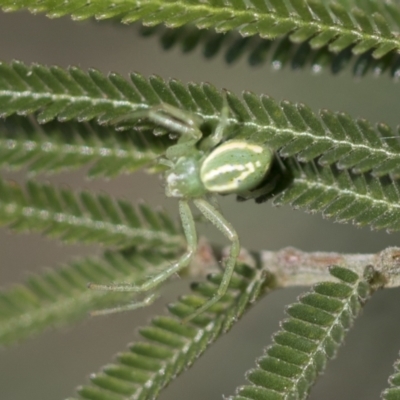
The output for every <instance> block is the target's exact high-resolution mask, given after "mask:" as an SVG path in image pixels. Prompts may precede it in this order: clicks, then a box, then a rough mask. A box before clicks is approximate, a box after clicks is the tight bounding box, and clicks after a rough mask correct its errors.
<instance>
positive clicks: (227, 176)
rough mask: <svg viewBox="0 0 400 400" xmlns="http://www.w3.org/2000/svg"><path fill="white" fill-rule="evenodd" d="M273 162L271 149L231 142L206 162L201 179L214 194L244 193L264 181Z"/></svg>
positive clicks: (212, 154) (249, 143)
mask: <svg viewBox="0 0 400 400" xmlns="http://www.w3.org/2000/svg"><path fill="white" fill-rule="evenodd" d="M272 159H273V153H272V151H271V149H269V148H268V147H266V146H262V145H259V144H256V143H251V142H247V141H244V140H229V141H227V142H225V143H223V144H221V145H220V146H218V147H217V148H215V149H214V150H213V151H212V152H211V153H210V154H209V155H208V156H207V157H206V159H205V160H204V161H203V163H202V165H201V169H200V179H201V181H202V182H203V184H204V186H205V188H206V189H207V190H208V191H210V192H214V193H241V192H245V191H248V190H252V189H254V188H255V187H257V185H258V184H259V183H260V182H261V181H262V179H263V178H264V176H265V174H266V173H267V172H268V170H269V168H270V166H271V163H272Z"/></svg>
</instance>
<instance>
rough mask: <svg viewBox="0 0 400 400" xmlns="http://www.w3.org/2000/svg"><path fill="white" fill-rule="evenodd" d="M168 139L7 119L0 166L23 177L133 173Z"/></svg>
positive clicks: (0, 125)
mask: <svg viewBox="0 0 400 400" xmlns="http://www.w3.org/2000/svg"><path fill="white" fill-rule="evenodd" d="M169 143H170V141H169V140H168V138H167V137H166V136H163V137H156V136H154V135H153V133H152V132H147V133H146V132H145V133H141V132H134V131H133V132H132V131H129V132H117V131H115V130H114V129H113V128H112V127H106V126H99V125H97V124H94V123H77V122H74V121H70V122H69V123H59V122H56V121H53V122H50V123H48V124H45V125H43V126H40V125H38V124H37V123H35V121H33V119H28V118H23V117H16V116H12V117H9V118H7V119H5V120H0V167H6V168H10V169H19V168H23V167H25V168H27V169H28V170H29V174H31V175H32V174H36V173H40V172H45V173H56V172H59V171H64V170H67V169H72V168H74V169H75V168H80V167H83V166H85V165H88V164H89V165H90V169H89V172H88V175H89V176H91V177H93V176H96V177H97V176H106V177H111V176H115V175H117V174H120V173H122V172H125V173H127V172H134V171H135V170H137V169H139V168H142V167H143V166H147V165H149V164H150V162H152V161H153V160H154V159H155V158H156V157H158V156H159V155H160V154H162V153H163V152H164V151H165V149H166V147H167V146H168V144H169Z"/></svg>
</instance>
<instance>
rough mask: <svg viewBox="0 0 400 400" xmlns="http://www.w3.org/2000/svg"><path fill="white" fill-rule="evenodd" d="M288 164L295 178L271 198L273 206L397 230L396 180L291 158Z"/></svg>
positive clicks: (399, 193) (399, 189)
mask: <svg viewBox="0 0 400 400" xmlns="http://www.w3.org/2000/svg"><path fill="white" fill-rule="evenodd" d="M292 161H293V160H292ZM290 164H291V168H290V170H291V171H292V172H294V179H293V181H292V183H291V184H290V185H289V187H288V188H287V189H285V190H284V191H283V192H282V193H281V194H279V195H278V196H277V197H276V198H275V199H274V204H275V205H282V204H290V205H291V206H292V207H294V208H302V209H303V210H305V211H308V212H311V213H315V212H321V213H322V215H323V216H324V217H325V218H334V219H335V221H337V222H341V223H346V222H352V223H353V224H355V225H358V226H365V225H369V226H371V227H372V228H375V229H387V230H388V231H398V230H399V229H400V182H399V181H398V180H392V179H390V178H389V177H388V176H385V177H382V178H376V177H373V176H371V175H370V174H352V173H350V172H349V171H340V170H338V169H337V168H335V167H331V168H323V167H320V166H318V165H316V164H315V163H307V164H300V163H297V162H295V161H293V162H291V163H290Z"/></svg>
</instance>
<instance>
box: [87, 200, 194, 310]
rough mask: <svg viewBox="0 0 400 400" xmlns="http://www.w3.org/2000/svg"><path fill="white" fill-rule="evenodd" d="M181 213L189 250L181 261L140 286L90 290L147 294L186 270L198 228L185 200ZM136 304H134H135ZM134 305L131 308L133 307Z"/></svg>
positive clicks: (124, 285)
mask: <svg viewBox="0 0 400 400" xmlns="http://www.w3.org/2000/svg"><path fill="white" fill-rule="evenodd" d="M179 213H180V217H181V221H182V226H183V231H184V233H185V236H186V241H187V250H186V252H185V253H184V254H183V255H182V256H181V257H180V258H179V260H177V261H175V262H174V263H173V264H171V265H170V266H169V267H168V268H165V269H164V270H162V271H161V272H159V273H158V274H155V275H153V276H151V277H149V279H147V280H145V281H144V282H143V283H141V284H140V285H135V284H130V283H115V284H111V285H96V284H91V283H90V284H89V285H88V287H89V288H90V289H95V290H106V291H113V292H147V291H149V290H151V289H154V288H156V287H157V286H158V285H159V284H160V283H162V282H164V281H166V280H167V279H168V278H170V277H171V276H172V275H174V274H175V273H177V272H179V271H180V270H181V269H182V268H185V267H187V266H188V265H189V263H190V261H191V259H192V257H193V255H194V253H195V252H196V249H197V234H196V227H195V223H194V220H193V215H192V212H191V210H190V207H189V204H188V202H187V201H185V200H180V201H179ZM133 304H134V303H133ZM133 304H132V305H131V306H133Z"/></svg>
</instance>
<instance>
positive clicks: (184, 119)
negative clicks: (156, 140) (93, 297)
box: [89, 104, 274, 320]
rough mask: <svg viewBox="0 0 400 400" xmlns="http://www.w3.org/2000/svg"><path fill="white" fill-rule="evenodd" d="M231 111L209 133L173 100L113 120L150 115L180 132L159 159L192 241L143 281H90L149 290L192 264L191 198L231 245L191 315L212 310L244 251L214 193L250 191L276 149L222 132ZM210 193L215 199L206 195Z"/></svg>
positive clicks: (109, 287) (169, 192)
mask: <svg viewBox="0 0 400 400" xmlns="http://www.w3.org/2000/svg"><path fill="white" fill-rule="evenodd" d="M228 112H229V110H228V106H227V105H226V104H225V105H224V107H223V109H222V112H221V119H220V121H219V123H218V125H217V127H216V129H215V131H214V132H213V133H212V134H211V135H210V136H208V137H206V138H203V134H202V132H201V130H200V124H201V122H202V121H201V120H200V119H199V117H198V116H197V115H195V114H192V113H189V112H185V111H182V110H180V109H177V108H175V107H173V106H171V105H168V104H160V105H158V106H154V107H151V108H149V109H147V110H142V111H137V112H134V113H132V114H131V115H128V116H123V117H122V118H120V119H118V120H116V121H114V122H115V123H116V122H121V121H126V120H127V118H131V117H134V118H135V119H137V118H140V119H141V118H145V119H148V120H149V121H151V122H152V123H153V124H155V125H156V126H158V127H161V128H163V129H165V130H167V131H168V132H171V133H173V134H178V135H180V137H179V139H178V141H177V143H176V144H175V145H173V146H171V147H169V148H168V149H167V151H166V154H165V158H162V159H160V160H159V162H160V163H161V164H163V165H165V166H166V167H167V168H168V169H167V171H166V172H165V181H166V195H167V196H168V197H176V198H178V199H179V213H180V218H181V222H182V227H183V231H184V234H185V237H186V241H187V250H186V252H185V253H184V254H183V255H182V256H181V257H180V258H179V259H178V260H177V261H176V262H174V263H172V264H171V265H170V266H169V267H167V268H166V269H164V270H162V271H161V272H159V273H158V274H156V275H154V276H151V277H150V278H149V279H148V280H146V281H144V283H142V284H140V285H134V284H127V283H122V284H112V285H94V284H90V285H89V286H90V287H91V288H93V289H99V290H111V291H129V292H148V291H151V290H153V289H154V288H156V287H157V286H158V285H159V284H160V283H162V282H164V281H166V280H167V279H168V278H170V277H171V276H172V275H174V274H176V273H178V272H179V271H181V270H182V269H183V268H185V267H187V266H188V265H189V264H190V262H191V260H192V258H193V256H194V254H195V252H196V249H197V234H196V227H195V222H194V219H193V215H192V212H191V210H190V207H189V202H190V201H192V202H193V204H194V205H195V206H196V207H197V208H198V209H199V210H200V212H201V213H202V214H203V215H204V217H205V218H206V219H207V220H209V221H210V222H211V223H212V224H213V225H214V226H215V227H217V228H218V229H219V230H220V231H221V232H222V233H223V235H224V236H226V237H227V238H228V239H229V241H230V242H231V246H230V252H229V257H228V258H227V259H226V262H225V271H224V274H223V277H222V281H221V283H220V286H219V288H218V290H217V292H216V293H215V295H214V296H213V297H212V298H210V299H209V300H208V301H207V302H205V303H204V304H203V305H202V306H201V307H199V308H197V309H196V310H195V311H194V313H193V314H191V315H190V316H189V317H188V318H187V319H186V320H190V319H192V318H194V317H196V316H198V315H199V314H201V313H203V312H205V311H207V310H208V309H209V308H210V307H211V306H212V305H213V304H215V303H216V302H218V301H219V300H220V299H221V298H222V296H223V295H224V294H225V293H226V291H227V289H228V286H229V282H230V280H231V278H232V274H233V272H234V268H235V264H236V261H237V258H238V255H239V251H240V244H239V238H238V235H237V233H236V231H235V229H234V228H233V226H232V225H231V224H230V223H229V222H228V221H227V220H226V219H225V218H224V217H223V215H222V214H221V213H220V212H219V210H218V208H217V207H216V206H215V205H214V204H215V201H214V198H213V195H215V194H223V195H225V194H233V193H234V194H238V195H240V196H242V197H246V196H247V195H248V194H249V193H250V191H252V190H253V189H256V188H257V186H258V185H259V184H260V183H261V182H262V181H263V180H264V178H265V176H266V174H267V173H268V171H269V169H270V167H271V164H272V161H273V157H274V153H273V151H272V150H271V149H270V148H269V147H266V146H263V145H260V144H257V143H253V142H249V141H247V140H239V139H238V140H236V139H231V140H227V141H225V142H223V141H222V140H223V132H224V129H225V127H226V126H227V124H228ZM210 198H211V200H212V201H211V202H210V201H208V200H207V199H210ZM211 203H212V204H211ZM154 297H155V296H154V294H152V295H150V296H148V297H147V298H146V299H145V300H144V301H143V302H137V303H133V304H130V305H128V306H123V307H118V308H117V309H112V310H103V311H99V312H96V314H104V313H108V312H110V311H111V312H113V311H114V310H115V311H119V310H127V309H134V308H138V307H142V306H144V305H147V304H149V303H150V302H152V301H153V299H154Z"/></svg>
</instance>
